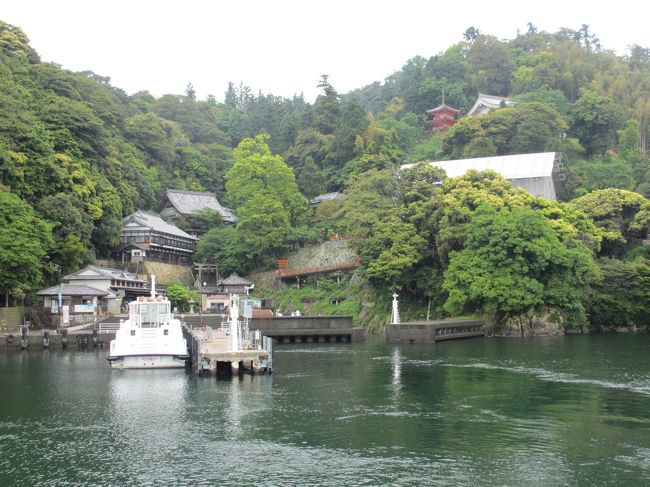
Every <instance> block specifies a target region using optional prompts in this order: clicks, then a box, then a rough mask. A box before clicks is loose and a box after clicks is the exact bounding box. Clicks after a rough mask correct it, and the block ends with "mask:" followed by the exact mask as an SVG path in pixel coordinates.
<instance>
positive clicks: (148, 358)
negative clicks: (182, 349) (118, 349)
mask: <svg viewBox="0 0 650 487" xmlns="http://www.w3.org/2000/svg"><path fill="white" fill-rule="evenodd" d="M187 358H188V357H187V356H179V355H126V356H121V357H108V361H109V362H110V363H111V367H112V368H114V369H182V368H184V367H185V362H186V360H187Z"/></svg>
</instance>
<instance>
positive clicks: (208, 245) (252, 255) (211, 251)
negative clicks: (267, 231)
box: [194, 226, 260, 276]
mask: <svg viewBox="0 0 650 487" xmlns="http://www.w3.org/2000/svg"><path fill="white" fill-rule="evenodd" d="M259 254H260V249H257V248H254V247H251V246H249V245H246V244H245V243H244V242H243V240H242V235H241V234H240V232H238V231H237V230H236V229H235V228H233V227H231V226H224V227H221V228H213V229H211V230H210V231H208V233H206V234H205V235H204V236H203V237H202V238H201V240H199V242H198V243H197V246H196V252H195V254H194V261H195V262H204V263H210V264H217V266H218V268H219V274H221V275H224V276H225V275H229V274H232V273H233V272H237V273H240V274H244V273H246V272H248V271H249V270H250V269H251V266H252V264H253V262H254V261H255V259H256V258H257V257H258V256H259Z"/></svg>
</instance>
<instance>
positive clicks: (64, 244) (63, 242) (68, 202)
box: [37, 194, 93, 274]
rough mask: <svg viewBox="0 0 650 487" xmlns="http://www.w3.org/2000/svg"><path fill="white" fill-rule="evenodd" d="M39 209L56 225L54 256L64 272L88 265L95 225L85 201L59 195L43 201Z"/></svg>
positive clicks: (71, 196)
mask: <svg viewBox="0 0 650 487" xmlns="http://www.w3.org/2000/svg"><path fill="white" fill-rule="evenodd" d="M37 209H38V212H39V214H40V215H41V216H42V217H43V218H45V219H46V220H48V221H50V222H51V223H52V224H53V229H52V236H53V237H54V241H55V245H56V247H55V248H54V249H53V253H52V255H51V257H52V262H53V263H55V264H57V265H58V266H59V267H60V269H61V273H62V274H69V273H71V272H73V271H75V270H76V269H78V268H79V267H81V266H83V265H84V264H86V263H88V260H89V258H90V255H89V247H90V237H91V235H92V231H93V223H92V221H91V220H90V218H89V217H88V215H87V213H86V212H85V211H84V205H83V202H82V201H81V200H79V199H78V198H76V197H75V196H73V195H69V194H57V195H52V196H46V197H45V198H43V199H41V200H40V201H39V203H38V206H37Z"/></svg>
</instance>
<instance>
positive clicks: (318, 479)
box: [0, 334, 650, 486]
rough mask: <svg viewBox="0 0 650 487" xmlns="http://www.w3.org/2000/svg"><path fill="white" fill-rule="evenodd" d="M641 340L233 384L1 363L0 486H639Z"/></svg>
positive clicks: (528, 345) (26, 356) (390, 361)
mask: <svg viewBox="0 0 650 487" xmlns="http://www.w3.org/2000/svg"><path fill="white" fill-rule="evenodd" d="M649 351H650V335H647V334H645V335H636V336H632V335H609V336H602V335H594V336H576V337H553V338H532V339H472V340H465V341H455V342H446V343H440V344H436V345H430V346H420V345H399V346H393V345H386V344H385V343H383V341H382V340H381V339H378V338H371V339H369V340H368V341H367V342H366V343H364V344H359V345H356V344H355V345H348V344H331V345H325V344H320V345H306V344H302V345H299V344H295V345H284V346H279V347H277V348H276V352H275V356H274V367H275V370H274V373H273V374H272V375H269V376H255V377H251V376H243V377H242V378H238V377H235V378H233V379H227V380H222V379H216V378H214V377H211V378H206V377H203V378H200V377H196V376H195V375H193V374H192V373H190V372H189V371H184V370H157V371H156V370H125V371H123V370H111V369H110V368H109V367H108V363H107V362H106V360H105V357H106V352H105V351H103V350H100V351H90V352H79V351H68V352H62V351H49V352H48V351H32V352H16V353H4V354H0V485H2V486H5V485H7V486H9V485H30V486H31V485H46V486H58V485H70V486H73V485H74V486H77V485H161V486H162V485H255V484H263V485H314V484H317V485H337V486H338V485H400V486H401V485H414V486H415V485H417V486H420V485H467V486H483V485H484V486H527V485H534V486H537V485H549V486H564V485H585V486H605V485H612V486H614V485H615V486H621V485H631V486H639V485H650V353H648V352H649Z"/></svg>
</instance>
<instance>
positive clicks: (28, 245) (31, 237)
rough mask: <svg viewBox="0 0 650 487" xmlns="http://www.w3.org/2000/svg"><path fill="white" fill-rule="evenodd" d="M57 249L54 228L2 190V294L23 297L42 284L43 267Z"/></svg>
mask: <svg viewBox="0 0 650 487" xmlns="http://www.w3.org/2000/svg"><path fill="white" fill-rule="evenodd" d="M53 247H54V241H53V240H52V227H51V225H50V224H48V223H47V222H45V221H44V220H42V219H40V218H39V217H38V216H37V215H36V213H35V212H34V209H33V208H32V207H31V206H30V205H28V204H27V203H25V202H24V201H22V200H21V199H20V198H19V197H18V196H16V195H15V194H12V193H9V192H7V191H2V190H0V269H2V272H0V293H2V294H3V295H4V296H5V300H4V301H5V306H9V296H11V295H13V296H15V297H22V296H24V293H25V292H26V291H33V290H35V288H36V286H39V285H40V284H41V283H42V282H43V271H44V267H43V266H44V264H45V262H46V260H47V255H48V252H50V250H51V249H52V248H53Z"/></svg>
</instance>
